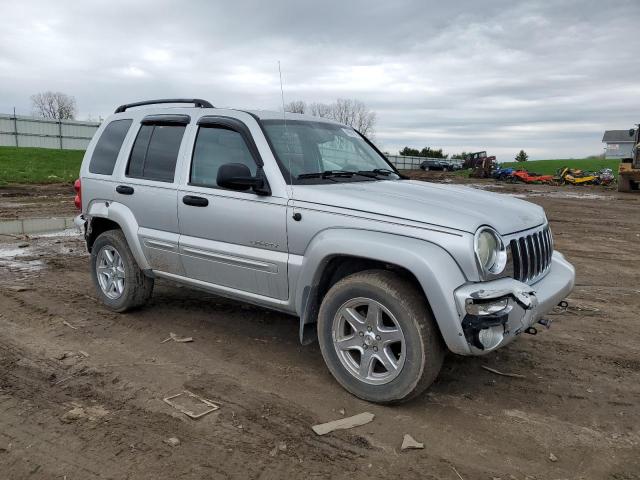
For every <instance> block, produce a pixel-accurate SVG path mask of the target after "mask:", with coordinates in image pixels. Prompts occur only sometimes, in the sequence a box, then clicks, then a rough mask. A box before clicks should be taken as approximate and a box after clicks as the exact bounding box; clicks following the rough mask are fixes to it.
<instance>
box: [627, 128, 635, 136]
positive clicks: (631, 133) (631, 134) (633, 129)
mask: <svg viewBox="0 0 640 480" xmlns="http://www.w3.org/2000/svg"><path fill="white" fill-rule="evenodd" d="M635 133H636V129H635V128H630V129H629V136H630V137H633V136H634V135H635Z"/></svg>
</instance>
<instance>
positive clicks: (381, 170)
mask: <svg viewBox="0 0 640 480" xmlns="http://www.w3.org/2000/svg"><path fill="white" fill-rule="evenodd" d="M395 173H396V172H394V171H393V170H389V169H388V168H374V169H373V170H360V171H359V172H358V175H364V176H367V177H372V178H376V177H377V176H378V175H383V176H385V177H388V176H389V175H391V174H395Z"/></svg>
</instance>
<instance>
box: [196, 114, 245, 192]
mask: <svg viewBox="0 0 640 480" xmlns="http://www.w3.org/2000/svg"><path fill="white" fill-rule="evenodd" d="M225 163H243V164H245V165H246V166H247V167H249V170H251V174H252V175H255V174H256V170H257V165H256V162H255V160H254V159H253V156H252V155H251V152H250V151H249V147H247V144H246V142H245V141H244V138H243V137H242V135H241V134H240V133H238V132H236V131H235V130H229V129H227V128H220V127H200V128H199V129H198V136H197V137H196V144H195V147H194V149H193V159H192V161H191V176H190V178H189V183H190V184H191V185H198V186H201V187H213V188H222V187H218V183H217V181H216V179H217V176H218V168H220V166H221V165H224V164H225Z"/></svg>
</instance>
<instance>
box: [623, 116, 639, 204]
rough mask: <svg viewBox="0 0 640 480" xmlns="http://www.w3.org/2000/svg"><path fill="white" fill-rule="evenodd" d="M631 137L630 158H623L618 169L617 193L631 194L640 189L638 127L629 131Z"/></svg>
mask: <svg viewBox="0 0 640 480" xmlns="http://www.w3.org/2000/svg"><path fill="white" fill-rule="evenodd" d="M629 136H630V137H633V148H632V149H631V158H623V159H622V160H621V161H620V166H619V167H618V191H619V192H631V191H639V189H640V125H639V126H638V128H635V129H634V128H632V129H630V130H629Z"/></svg>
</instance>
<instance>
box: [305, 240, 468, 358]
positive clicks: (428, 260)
mask: <svg viewBox="0 0 640 480" xmlns="http://www.w3.org/2000/svg"><path fill="white" fill-rule="evenodd" d="M363 252H366V255H365V254H363ZM377 268H382V269H385V270H392V271H395V272H397V273H398V274H399V275H402V276H405V277H406V278H408V279H409V280H410V281H412V282H415V283H416V284H417V286H418V287H419V288H420V290H421V291H422V293H423V294H424V296H425V299H426V301H427V304H428V305H429V308H431V311H432V313H433V315H434V318H435V320H436V323H437V325H438V328H439V330H440V334H441V335H442V338H443V340H444V341H445V343H446V344H447V346H448V347H449V349H450V350H452V351H454V352H456V353H468V345H467V343H466V341H465V340H464V335H463V333H462V328H461V326H460V322H459V316H458V312H457V310H456V306H455V301H454V298H453V291H454V290H455V289H456V288H457V287H459V286H460V285H462V284H464V283H465V281H466V280H465V277H464V275H463V274H462V272H461V271H460V268H459V267H458V265H457V264H456V262H455V261H454V260H453V258H452V257H451V255H450V254H449V253H448V252H447V251H446V250H444V249H443V248H442V247H440V246H439V245H436V244H434V243H430V242H427V241H425V240H420V239H417V238H411V237H404V236H401V235H395V234H390V233H383V232H371V231H363V230H354V229H330V230H325V231H323V232H321V233H319V234H318V235H317V236H316V237H315V238H314V239H313V241H312V242H311V243H310V244H309V247H308V248H307V250H306V252H305V255H304V260H303V264H302V267H301V271H300V274H299V276H298V288H297V290H296V297H297V298H296V299H295V305H296V310H297V312H298V313H299V315H300V341H301V342H302V343H303V344H306V343H311V342H313V341H314V340H315V339H316V338H317V336H316V331H315V323H316V321H317V315H318V310H319V307H320V304H321V302H322V299H323V297H324V294H326V292H327V291H328V289H329V288H330V287H331V285H333V284H334V283H335V282H336V281H338V280H339V279H340V278H344V277H345V276H347V275H350V274H352V273H355V272H358V271H363V270H369V269H377Z"/></svg>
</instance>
